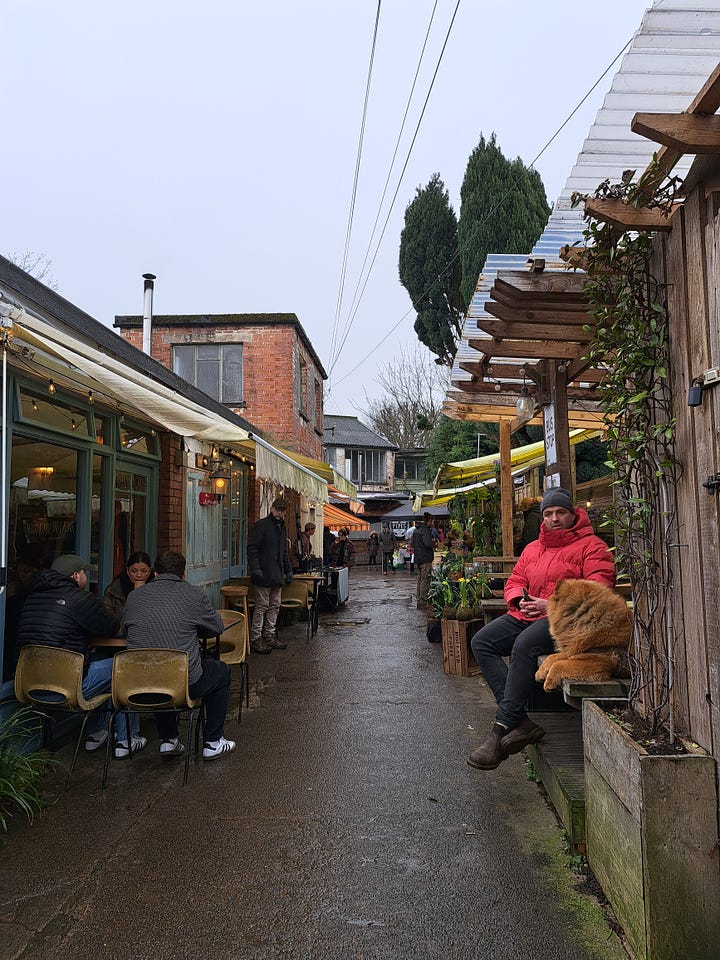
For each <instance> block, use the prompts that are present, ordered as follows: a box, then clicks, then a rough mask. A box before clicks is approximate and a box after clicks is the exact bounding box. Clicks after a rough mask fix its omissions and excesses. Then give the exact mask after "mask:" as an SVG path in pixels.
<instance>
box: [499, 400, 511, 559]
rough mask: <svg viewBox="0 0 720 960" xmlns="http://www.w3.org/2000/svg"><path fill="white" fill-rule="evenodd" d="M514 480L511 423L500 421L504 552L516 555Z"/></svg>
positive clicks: (504, 554) (501, 520)
mask: <svg viewBox="0 0 720 960" xmlns="http://www.w3.org/2000/svg"><path fill="white" fill-rule="evenodd" d="M513 500H514V498H513V478H512V466H511V463H510V421H509V420H506V419H503V420H501V421H500V522H501V525H502V552H503V556H505V557H512V556H513V555H514V544H513V506H514V503H513Z"/></svg>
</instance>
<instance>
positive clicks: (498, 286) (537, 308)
mask: <svg viewBox="0 0 720 960" xmlns="http://www.w3.org/2000/svg"><path fill="white" fill-rule="evenodd" d="M487 303H500V304H503V305H504V306H506V307H507V308H508V309H509V310H517V311H518V312H522V313H525V312H526V311H527V313H532V314H533V315H534V316H535V317H537V318H538V319H548V318H550V317H554V316H557V315H558V314H569V315H575V314H579V315H580V316H583V315H584V314H586V313H587V312H588V306H589V304H588V301H587V300H581V299H579V298H578V297H576V296H575V295H574V294H572V295H568V296H567V297H563V296H562V295H561V294H557V296H556V298H555V299H554V300H550V299H546V298H542V299H540V298H538V299H535V298H533V297H526V296H522V297H521V296H518V295H517V291H516V289H515V287H510V286H508V285H507V284H506V283H498V282H497V281H495V283H493V285H492V287H491V289H490V295H489V298H488V300H487V301H486V305H485V306H484V307H483V310H487ZM468 316H471V317H472V316H475V314H472V313H470V314H468ZM480 316H482V314H480ZM525 319H526V320H527V319H530V318H529V317H528V316H525Z"/></svg>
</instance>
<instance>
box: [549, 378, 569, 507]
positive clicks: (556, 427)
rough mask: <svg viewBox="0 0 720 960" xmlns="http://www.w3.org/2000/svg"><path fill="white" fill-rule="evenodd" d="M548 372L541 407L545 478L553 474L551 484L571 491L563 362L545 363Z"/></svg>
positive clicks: (565, 384) (565, 382)
mask: <svg viewBox="0 0 720 960" xmlns="http://www.w3.org/2000/svg"><path fill="white" fill-rule="evenodd" d="M548 374H549V381H550V383H549V386H550V405H549V407H546V408H545V411H544V415H545V457H546V460H545V473H546V477H547V478H556V482H555V483H554V486H560V487H565V489H566V490H570V492H572V471H571V466H570V428H569V425H568V401H567V379H566V365H565V364H563V363H562V361H557V360H556V361H553V362H552V363H549V364H548ZM557 478H559V483H558V482H557Z"/></svg>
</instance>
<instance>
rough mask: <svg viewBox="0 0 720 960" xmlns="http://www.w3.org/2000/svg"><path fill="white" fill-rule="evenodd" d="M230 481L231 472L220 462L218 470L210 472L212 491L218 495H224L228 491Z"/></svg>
mask: <svg viewBox="0 0 720 960" xmlns="http://www.w3.org/2000/svg"><path fill="white" fill-rule="evenodd" d="M229 482H230V474H229V473H228V472H227V470H226V469H225V467H224V465H223V464H222V463H220V464H219V465H218V468H217V469H216V470H213V472H212V473H211V474H210V483H211V485H212V492H213V493H214V494H215V496H216V497H222V496H224V495H225V494H226V493H227V488H228V483H229Z"/></svg>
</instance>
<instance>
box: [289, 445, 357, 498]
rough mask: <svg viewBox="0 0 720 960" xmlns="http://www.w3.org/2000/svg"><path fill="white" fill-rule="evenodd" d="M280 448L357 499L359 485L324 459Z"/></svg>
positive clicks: (341, 491)
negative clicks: (315, 458)
mask: <svg viewBox="0 0 720 960" xmlns="http://www.w3.org/2000/svg"><path fill="white" fill-rule="evenodd" d="M280 449H281V450H282V452H283V453H284V454H285V455H286V456H288V457H290V458H291V459H292V460H295V461H296V462H297V463H301V464H302V465H303V466H305V467H307V469H308V470H312V472H313V473H316V474H317V475H318V476H319V477H322V478H323V480H325V481H326V482H327V483H328V485H329V486H331V487H335V489H336V490H337V491H338V492H339V493H342V494H345V496H346V497H349V498H350V499H351V500H357V487H356V486H355V484H354V483H352V481H350V480H348V479H347V477H344V476H343V475H342V474H341V473H338V471H337V470H336V469H335V468H334V467H331V466H330V464H329V463H325V461H324V460H314V459H313V458H312V457H307V456H305V454H303V453H295V451H294V450H285V449H283V448H282V447H281V448H280Z"/></svg>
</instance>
